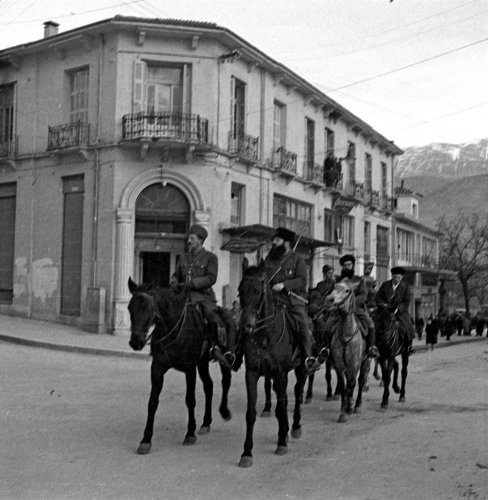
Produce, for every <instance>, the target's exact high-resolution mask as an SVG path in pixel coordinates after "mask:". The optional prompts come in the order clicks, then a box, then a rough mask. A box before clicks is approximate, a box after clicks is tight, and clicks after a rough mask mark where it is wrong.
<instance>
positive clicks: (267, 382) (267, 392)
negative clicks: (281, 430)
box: [261, 375, 271, 417]
mask: <svg viewBox="0 0 488 500" xmlns="http://www.w3.org/2000/svg"><path fill="white" fill-rule="evenodd" d="M270 416H271V377H270V376H269V375H266V376H265V377H264V408H263V411H262V412H261V417H270Z"/></svg>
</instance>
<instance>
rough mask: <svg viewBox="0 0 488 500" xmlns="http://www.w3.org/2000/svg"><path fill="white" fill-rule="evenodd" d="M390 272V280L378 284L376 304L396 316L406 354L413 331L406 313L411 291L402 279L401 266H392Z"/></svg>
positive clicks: (410, 345)
mask: <svg viewBox="0 0 488 500" xmlns="http://www.w3.org/2000/svg"><path fill="white" fill-rule="evenodd" d="M390 272H391V275H392V276H391V280H387V281H385V282H384V283H383V284H382V285H381V286H380V289H379V290H378V293H377V294H376V304H377V305H378V306H380V307H386V308H388V310H389V311H390V312H391V313H392V314H394V315H395V316H396V317H397V319H398V321H399V322H400V324H401V326H402V330H403V333H404V335H405V337H406V340H405V342H406V343H407V350H408V354H411V353H412V342H413V339H414V337H415V332H414V329H413V325H412V321H411V320H410V315H409V313H408V308H409V306H410V300H411V293H410V287H409V286H408V283H407V282H406V281H405V280H404V279H403V277H404V275H405V272H406V271H405V269H404V268H403V267H400V266H397V267H392V268H391V271H390Z"/></svg>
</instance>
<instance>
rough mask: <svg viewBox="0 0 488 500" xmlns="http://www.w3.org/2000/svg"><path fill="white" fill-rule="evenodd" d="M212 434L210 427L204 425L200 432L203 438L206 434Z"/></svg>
mask: <svg viewBox="0 0 488 500" xmlns="http://www.w3.org/2000/svg"><path fill="white" fill-rule="evenodd" d="M209 432H210V425H202V426H201V427H200V429H199V431H198V434H200V436H203V435H204V434H208V433H209Z"/></svg>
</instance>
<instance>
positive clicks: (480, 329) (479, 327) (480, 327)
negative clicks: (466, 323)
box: [476, 316, 485, 337]
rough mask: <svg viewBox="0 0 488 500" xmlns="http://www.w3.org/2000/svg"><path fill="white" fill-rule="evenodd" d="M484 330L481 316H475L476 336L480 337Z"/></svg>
mask: <svg viewBox="0 0 488 500" xmlns="http://www.w3.org/2000/svg"><path fill="white" fill-rule="evenodd" d="M484 330H485V320H484V318H483V316H478V317H477V318H476V336H477V337H482V336H483V331H484Z"/></svg>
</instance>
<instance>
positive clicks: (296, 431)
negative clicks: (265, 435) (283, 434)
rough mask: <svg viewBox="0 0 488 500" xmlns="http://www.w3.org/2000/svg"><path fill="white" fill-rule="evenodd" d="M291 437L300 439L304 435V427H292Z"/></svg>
mask: <svg viewBox="0 0 488 500" xmlns="http://www.w3.org/2000/svg"><path fill="white" fill-rule="evenodd" d="M291 437H292V438H293V439H299V438H301V437H302V428H301V427H299V428H298V429H292V430H291Z"/></svg>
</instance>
